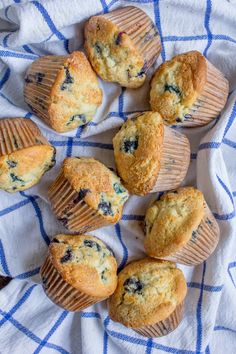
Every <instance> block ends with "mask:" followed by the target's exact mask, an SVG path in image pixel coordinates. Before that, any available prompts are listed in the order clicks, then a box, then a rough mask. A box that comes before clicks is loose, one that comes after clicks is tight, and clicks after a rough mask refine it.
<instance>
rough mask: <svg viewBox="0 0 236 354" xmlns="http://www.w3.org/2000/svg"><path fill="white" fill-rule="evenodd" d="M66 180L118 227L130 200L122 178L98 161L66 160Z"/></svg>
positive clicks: (84, 158) (64, 171) (87, 201)
mask: <svg viewBox="0 0 236 354" xmlns="http://www.w3.org/2000/svg"><path fill="white" fill-rule="evenodd" d="M62 170H63V174H64V177H65V178H66V179H67V180H68V181H69V183H70V184H71V186H72V188H73V189H74V190H76V191H77V192H78V193H79V194H80V196H81V197H83V198H82V199H83V200H84V201H85V203H87V204H88V205H89V206H90V207H91V208H93V209H95V210H96V211H97V212H98V213H99V214H100V215H101V216H103V217H105V218H106V219H108V221H109V222H110V223H116V222H117V221H118V220H119V219H120V217H121V215H122V210H123V206H124V203H125V202H126V201H127V199H128V197H129V193H128V191H127V190H126V189H125V188H124V187H123V186H122V184H121V182H120V179H119V177H117V176H116V175H115V173H114V172H112V171H111V170H109V168H107V167H106V166H105V165H103V164H102V163H101V162H99V161H98V160H95V159H94V158H86V157H80V158H78V157H69V158H66V159H65V160H64V162H63V166H62Z"/></svg>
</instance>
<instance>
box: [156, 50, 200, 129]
mask: <svg viewBox="0 0 236 354" xmlns="http://www.w3.org/2000/svg"><path fill="white" fill-rule="evenodd" d="M206 74H207V63H206V59H205V57H204V56H203V55H202V54H201V53H199V52H198V51H191V52H187V53H184V54H180V55H176V56H175V57H174V58H173V59H172V60H169V61H166V62H164V63H163V64H162V65H160V66H159V68H158V69H157V70H156V72H155V74H154V76H153V79H152V82H151V91H150V104H151V107H152V110H154V111H157V112H159V113H160V114H161V115H162V117H163V119H164V121H165V122H166V123H167V124H176V123H181V122H182V121H184V120H187V119H188V118H189V117H188V113H189V110H190V108H191V107H192V105H193V104H194V102H195V101H196V99H197V98H198V96H199V95H200V94H201V93H202V91H203V89H204V85H205V83H206Z"/></svg>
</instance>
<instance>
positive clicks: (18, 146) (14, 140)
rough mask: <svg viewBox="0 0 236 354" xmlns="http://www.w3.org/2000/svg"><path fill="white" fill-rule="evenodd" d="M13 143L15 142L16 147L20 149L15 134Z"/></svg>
mask: <svg viewBox="0 0 236 354" xmlns="http://www.w3.org/2000/svg"><path fill="white" fill-rule="evenodd" d="M13 143H14V146H15V148H16V149H18V147H19V145H18V143H17V140H16V137H15V136H13Z"/></svg>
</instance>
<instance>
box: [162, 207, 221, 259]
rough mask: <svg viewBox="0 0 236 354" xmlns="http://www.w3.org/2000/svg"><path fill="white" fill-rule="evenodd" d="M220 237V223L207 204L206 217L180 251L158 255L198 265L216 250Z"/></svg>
mask: <svg viewBox="0 0 236 354" xmlns="http://www.w3.org/2000/svg"><path fill="white" fill-rule="evenodd" d="M219 238H220V229H219V226H218V223H217V221H216V219H215V217H214V215H213V214H212V212H211V210H210V209H209V207H208V205H207V204H205V214H204V217H203V219H202V221H201V223H200V225H199V227H198V229H197V230H196V231H194V232H193V235H192V237H191V239H190V240H189V241H188V242H187V243H186V245H185V246H184V247H183V248H181V249H180V250H179V251H177V252H175V253H174V254H172V255H170V256H167V257H158V258H161V259H165V260H168V261H173V262H177V263H180V264H185V265H197V264H200V263H202V262H203V261H205V260H206V259H207V258H208V257H209V256H210V255H211V254H212V253H213V252H214V250H215V248H216V246H217V244H218V242H219Z"/></svg>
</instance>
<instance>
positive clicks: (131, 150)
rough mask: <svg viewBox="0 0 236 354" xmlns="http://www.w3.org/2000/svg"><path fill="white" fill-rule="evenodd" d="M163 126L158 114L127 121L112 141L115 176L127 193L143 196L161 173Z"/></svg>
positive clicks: (149, 114) (146, 113)
mask: <svg viewBox="0 0 236 354" xmlns="http://www.w3.org/2000/svg"><path fill="white" fill-rule="evenodd" d="M163 139H164V125H163V121H162V118H161V116H160V115H159V113H155V112H145V113H144V114H141V115H139V116H138V117H136V118H131V119H128V120H127V121H126V122H125V123H124V124H123V125H122V127H121V129H120V130H119V132H118V133H117V134H116V135H115V137H114V138H113V145H114V155H115V162H116V166H117V170H118V174H119V176H120V177H121V179H122V181H123V184H124V186H125V187H126V188H127V189H128V190H129V192H130V193H133V194H138V195H145V194H147V193H148V192H149V191H150V190H151V189H152V188H153V186H154V184H155V182H156V179H157V176H158V172H159V170H160V160H161V156H162V145H163Z"/></svg>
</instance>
